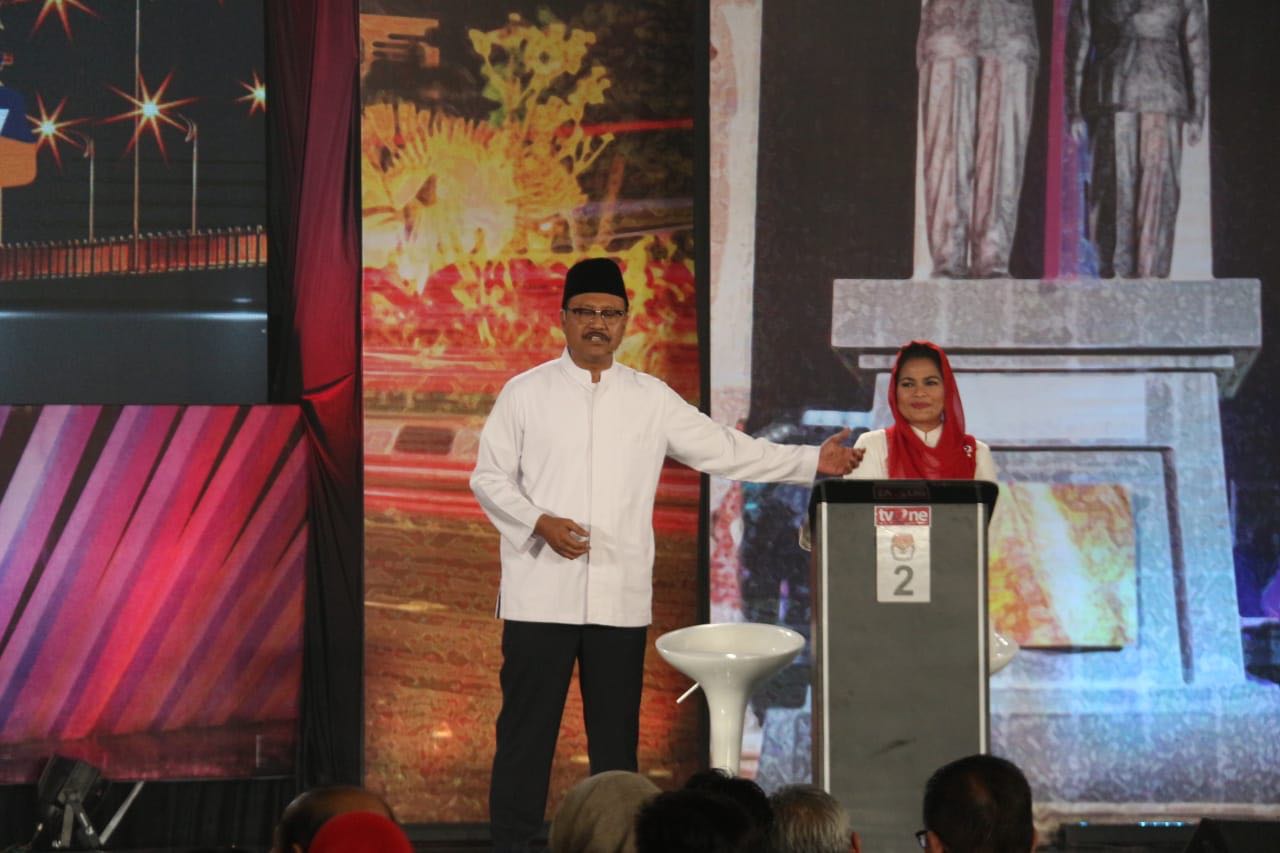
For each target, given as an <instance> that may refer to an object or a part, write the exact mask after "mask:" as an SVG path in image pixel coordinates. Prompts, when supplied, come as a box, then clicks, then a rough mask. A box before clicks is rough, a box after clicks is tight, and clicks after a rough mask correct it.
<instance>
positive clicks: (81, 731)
mask: <svg viewBox="0 0 1280 853" xmlns="http://www.w3.org/2000/svg"><path fill="white" fill-rule="evenodd" d="M306 459H307V446H306V443H305V441H303V434H302V426H301V421H300V417H299V414H298V412H297V410H296V409H295V408H293V407H272V406H256V407H232V406H225V407H223V406H218V407H209V406H192V407H177V406H165V407H149V406H123V407H120V406H103V407H99V406H47V407H0V631H2V632H3V633H0V782H3V783H23V782H34V781H35V780H36V778H37V776H38V774H39V771H40V768H41V766H42V765H43V763H44V761H45V759H47V758H48V756H49V755H51V754H53V753H58V754H62V755H66V756H70V757H74V758H79V759H82V760H85V761H88V762H90V763H92V764H94V765H95V766H97V767H99V768H100V769H101V770H102V771H103V773H104V775H106V776H107V777H108V778H111V779H188V778H225V777H249V776H266V775H279V774H283V773H287V772H288V771H289V770H290V768H291V767H292V766H293V760H294V759H293V756H294V745H295V742H296V728H297V722H298V715H299V710H298V708H299V704H298V703H299V691H300V685H301V671H302V619H303V571H304V561H305V558H306V548H307V523H306Z"/></svg>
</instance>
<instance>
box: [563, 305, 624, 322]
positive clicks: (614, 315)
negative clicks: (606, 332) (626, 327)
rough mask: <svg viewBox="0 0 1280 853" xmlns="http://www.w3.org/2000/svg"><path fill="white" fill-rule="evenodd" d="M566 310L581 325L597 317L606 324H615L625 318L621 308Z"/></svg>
mask: <svg viewBox="0 0 1280 853" xmlns="http://www.w3.org/2000/svg"><path fill="white" fill-rule="evenodd" d="M566 310H567V311H568V312H569V313H570V314H572V315H573V316H574V317H575V318H577V319H578V320H580V321H581V322H583V323H587V322H590V321H591V318H592V317H599V318H600V319H602V320H604V321H605V322H606V323H616V322H618V321H619V320H621V319H622V318H623V317H625V316H627V312H626V310H625V309H622V308H569V309H566Z"/></svg>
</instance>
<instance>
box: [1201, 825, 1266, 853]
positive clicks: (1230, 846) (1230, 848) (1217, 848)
mask: <svg viewBox="0 0 1280 853" xmlns="http://www.w3.org/2000/svg"><path fill="white" fill-rule="evenodd" d="M1185 853H1280V821H1261V820H1217V819H1215V818H1208V817H1207V818H1204V819H1203V820H1201V821H1200V826H1198V827H1197V828H1196V831H1195V834H1194V835H1192V836H1191V841H1190V843H1188V844H1187V849H1186V851H1185Z"/></svg>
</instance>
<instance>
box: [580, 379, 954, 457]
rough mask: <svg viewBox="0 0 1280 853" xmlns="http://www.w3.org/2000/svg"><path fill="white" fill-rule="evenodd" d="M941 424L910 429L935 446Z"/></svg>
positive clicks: (927, 445)
mask: <svg viewBox="0 0 1280 853" xmlns="http://www.w3.org/2000/svg"><path fill="white" fill-rule="evenodd" d="M570 364H572V362H570ZM587 378H588V379H590V378H591V374H589V373H588V374H587ZM943 426H944V425H943V424H938V425H937V426H936V427H934V428H933V429H931V430H929V431H928V432H925V431H924V430H922V429H919V428H917V427H915V426H912V427H911V431H912V432H914V433H915V434H916V436H917V437H919V439H920V440H921V441H923V442H924V446H925V447H937V446H938V442H939V441H941V440H942V428H943Z"/></svg>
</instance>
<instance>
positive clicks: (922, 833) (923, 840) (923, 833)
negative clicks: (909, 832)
mask: <svg viewBox="0 0 1280 853" xmlns="http://www.w3.org/2000/svg"><path fill="white" fill-rule="evenodd" d="M916 843H917V844H919V845H920V849H921V850H926V849H928V847H929V830H927V829H920V830H916Z"/></svg>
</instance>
